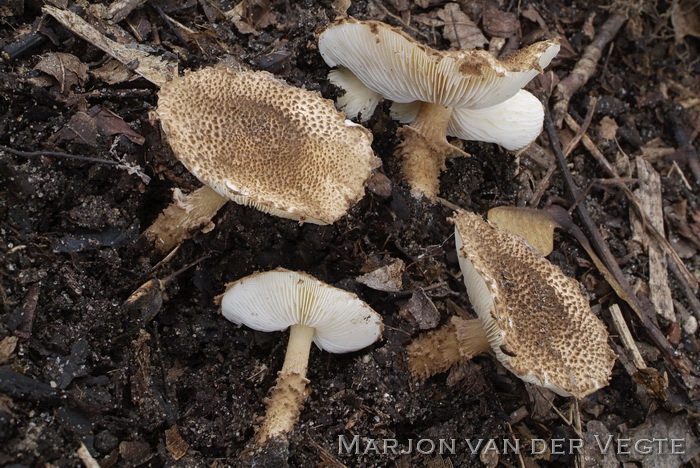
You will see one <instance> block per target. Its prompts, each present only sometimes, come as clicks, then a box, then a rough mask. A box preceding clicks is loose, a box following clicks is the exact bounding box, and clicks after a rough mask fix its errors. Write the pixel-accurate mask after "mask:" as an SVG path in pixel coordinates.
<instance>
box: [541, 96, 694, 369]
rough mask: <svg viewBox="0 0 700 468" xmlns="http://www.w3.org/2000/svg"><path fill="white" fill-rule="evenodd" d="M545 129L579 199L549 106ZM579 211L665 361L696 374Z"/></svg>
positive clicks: (587, 216) (574, 196)
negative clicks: (656, 321) (653, 319)
mask: <svg viewBox="0 0 700 468" xmlns="http://www.w3.org/2000/svg"><path fill="white" fill-rule="evenodd" d="M544 127H545V130H546V131H547V135H548V136H549V141H550V144H551V145H552V150H553V151H554V155H555V156H556V160H557V165H558V166H559V171H560V172H561V176H562V179H563V181H564V186H565V189H566V194H567V196H568V197H569V200H570V201H572V202H573V201H574V200H577V199H578V198H579V191H578V188H577V187H576V183H575V182H574V179H573V177H572V176H571V172H570V171H569V167H568V165H567V163H566V159H565V158H564V153H563V152H562V150H561V145H560V144H559V138H558V136H557V133H556V130H555V129H554V124H553V122H552V118H551V116H550V114H549V108H548V107H547V106H545V118H544ZM576 210H577V211H578V214H579V217H580V218H581V221H582V222H583V223H584V225H585V226H586V230H587V231H588V232H589V234H590V235H591V240H592V244H593V246H594V247H595V250H596V251H597V252H598V254H599V255H600V257H601V259H602V261H603V263H604V264H605V266H606V267H607V269H608V270H609V272H610V274H611V275H612V276H613V278H614V279H615V281H616V282H617V283H618V285H619V286H620V287H621V288H622V290H623V291H624V293H625V294H624V296H626V297H622V299H624V300H625V301H626V302H627V303H628V304H629V305H630V307H631V308H632V310H633V311H634V312H635V315H636V316H637V317H638V318H639V320H640V322H641V323H642V325H643V326H644V329H645V330H646V332H647V333H648V334H649V336H650V338H651V339H652V341H653V342H654V344H655V345H656V346H657V347H658V348H659V349H660V350H661V352H662V353H663V355H664V358H665V359H666V360H667V361H668V362H669V363H670V364H672V365H673V366H674V367H675V368H676V369H678V370H679V371H681V372H683V373H684V374H688V373H691V372H693V371H692V366H691V364H690V362H688V360H687V359H686V358H685V357H683V356H680V355H678V356H676V353H675V350H674V349H673V347H672V346H671V344H670V343H669V342H668V340H667V339H666V337H665V336H664V334H663V333H662V332H661V330H659V328H658V327H657V326H656V325H655V324H654V323H653V322H652V320H651V318H650V317H652V316H653V314H652V312H651V308H652V305H651V303H650V301H649V299H648V298H646V297H643V296H642V297H640V298H638V297H637V296H636V295H635V294H634V292H633V291H632V288H631V287H630V285H629V283H628V282H627V279H626V278H625V276H624V274H623V273H622V270H621V269H620V266H619V265H618V264H617V261H616V260H615V257H613V255H612V253H611V252H610V249H609V248H608V245H607V244H606V243H605V241H604V240H603V238H602V236H601V235H600V232H599V231H598V229H597V228H596V226H595V223H594V222H593V220H592V219H591V216H590V214H589V213H588V209H587V208H586V205H585V204H584V203H580V204H579V205H578V206H577V207H576Z"/></svg>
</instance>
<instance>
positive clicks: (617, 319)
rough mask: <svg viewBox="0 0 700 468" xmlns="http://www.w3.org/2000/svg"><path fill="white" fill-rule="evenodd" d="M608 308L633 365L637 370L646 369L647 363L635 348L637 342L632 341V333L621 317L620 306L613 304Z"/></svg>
mask: <svg viewBox="0 0 700 468" xmlns="http://www.w3.org/2000/svg"><path fill="white" fill-rule="evenodd" d="M609 310H610V316H611V317H612V321H613V325H615V329H616V330H617V333H618V334H619V335H620V339H621V340H622V344H623V345H624V346H625V348H626V349H627V350H628V351H629V352H630V356H631V357H632V362H633V363H634V367H636V368H637V370H639V369H646V368H647V365H646V363H645V362H644V358H643V357H642V353H640V352H639V348H637V344H636V343H635V342H634V338H632V333H631V332H630V329H629V327H628V326H627V323H626V322H625V319H624V318H623V317H622V311H621V310H620V306H618V305H617V304H613V305H611V306H610V309H609Z"/></svg>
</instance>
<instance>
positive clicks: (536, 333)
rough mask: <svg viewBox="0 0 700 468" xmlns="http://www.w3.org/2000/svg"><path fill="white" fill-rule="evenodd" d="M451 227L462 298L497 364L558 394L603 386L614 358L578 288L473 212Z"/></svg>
mask: <svg viewBox="0 0 700 468" xmlns="http://www.w3.org/2000/svg"><path fill="white" fill-rule="evenodd" d="M452 222H453V223H454V224H455V239H456V244H457V253H458V257H459V263H460V268H461V269H462V272H463V273H464V284H465V285H466V287H467V293H468V295H469V300H470V301H471V303H472V305H473V306H474V309H475V310H476V312H477V314H478V315H479V318H480V319H481V321H482V323H483V325H484V329H485V330H486V334H487V336H488V340H489V342H490V344H491V347H492V349H493V351H494V352H495V354H496V356H497V357H498V359H499V360H500V361H501V362H502V363H503V365H504V366H505V367H506V368H508V369H509V370H510V371H512V372H513V373H514V374H516V375H517V376H518V377H520V378H521V379H523V380H524V381H526V382H530V383H534V384H537V385H540V386H543V387H546V388H549V389H551V390H553V391H554V392H556V393H558V394H560V395H564V396H570V395H573V396H575V397H577V398H581V397H584V396H586V395H588V394H590V393H592V392H594V391H596V390H597V389H599V388H601V387H603V386H605V385H607V383H608V381H609V379H610V373H611V371H612V367H613V364H614V363H615V357H616V356H615V353H613V352H612V350H611V349H610V347H609V346H608V343H607V339H608V332H607V330H606V329H605V326H604V325H603V323H602V322H601V321H600V320H599V319H598V318H597V317H596V316H595V315H594V314H593V312H592V311H591V308H590V306H589V305H588V300H586V298H585V297H584V296H583V294H582V292H581V289H580V286H579V284H578V282H577V281H575V280H574V279H572V278H569V277H568V276H566V275H564V274H563V273H562V271H561V270H560V269H559V267H557V266H555V265H553V264H552V263H550V262H549V261H548V260H547V259H545V258H544V257H542V256H541V255H540V254H538V253H537V252H536V251H535V250H534V249H533V248H532V247H530V246H529V245H528V244H527V243H526V242H525V241H524V240H523V239H522V238H521V237H519V236H517V235H515V234H512V233H510V232H508V231H505V230H502V229H498V228H496V227H494V226H492V225H491V224H489V223H488V222H486V221H484V220H483V218H482V217H481V216H479V215H477V214H474V213H469V212H466V211H460V212H458V213H457V214H456V215H455V217H454V218H452Z"/></svg>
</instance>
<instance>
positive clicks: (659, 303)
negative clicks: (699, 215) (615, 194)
mask: <svg viewBox="0 0 700 468" xmlns="http://www.w3.org/2000/svg"><path fill="white" fill-rule="evenodd" d="M636 165H637V178H638V179H639V188H637V189H636V190H635V191H634V195H635V197H636V198H637V200H639V204H640V206H641V207H642V209H643V210H644V211H645V212H646V214H647V215H648V217H649V220H650V222H651V223H652V225H653V226H654V228H656V230H657V231H658V232H659V233H663V232H665V231H664V215H663V200H662V198H661V177H660V176H659V173H658V172H656V170H655V169H654V168H653V166H652V165H651V163H650V162H648V161H646V160H645V159H644V158H641V157H638V158H636ZM630 216H631V218H632V219H631V222H632V233H633V234H632V238H633V239H634V240H636V241H637V242H639V243H640V244H641V245H642V246H643V247H645V249H646V250H647V252H648V256H649V289H650V299H651V302H652V303H653V304H654V308H655V309H656V312H657V313H658V314H659V315H661V316H662V317H663V318H665V319H666V320H668V321H671V322H675V321H676V314H675V313H674V310H673V297H672V296H671V289H670V287H669V285H668V266H667V262H666V255H665V254H664V251H663V249H662V248H661V246H659V245H658V243H657V242H656V241H655V239H654V238H652V237H650V236H648V234H647V230H646V229H645V227H644V225H643V224H642V221H641V220H640V219H639V218H638V217H637V216H636V215H635V214H631V215H630Z"/></svg>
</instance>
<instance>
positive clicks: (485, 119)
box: [338, 89, 544, 151]
mask: <svg viewBox="0 0 700 468" xmlns="http://www.w3.org/2000/svg"><path fill="white" fill-rule="evenodd" d="M346 95H347V94H346ZM343 97H345V96H343ZM338 103H339V104H340V99H339V100H338ZM341 108H342V107H341ZM419 109H420V102H412V103H407V104H401V103H396V102H395V103H393V104H392V106H391V117H392V118H394V119H396V120H398V121H400V122H402V123H408V122H412V121H413V119H415V117H416V115H417V114H418V111H419ZM543 119H544V108H543V107H542V103H541V102H540V101H539V99H537V98H536V97H535V96H533V95H532V93H529V92H527V91H525V90H522V89H521V90H520V91H518V92H517V93H516V94H515V96H513V97H511V98H509V99H506V100H505V101H503V102H501V103H499V104H496V105H493V106H491V107H485V108H483V109H468V108H459V109H454V110H453V111H452V115H450V120H449V121H448V123H447V134H448V135H449V136H452V137H457V138H461V139H462V140H474V141H485V142H487V143H496V144H498V145H500V146H502V147H503V148H505V149H507V150H509V151H513V150H518V149H521V148H524V147H526V146H527V145H529V144H530V143H532V142H533V141H535V139H536V138H537V137H538V136H539V134H540V133H541V132H542V121H543Z"/></svg>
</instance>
